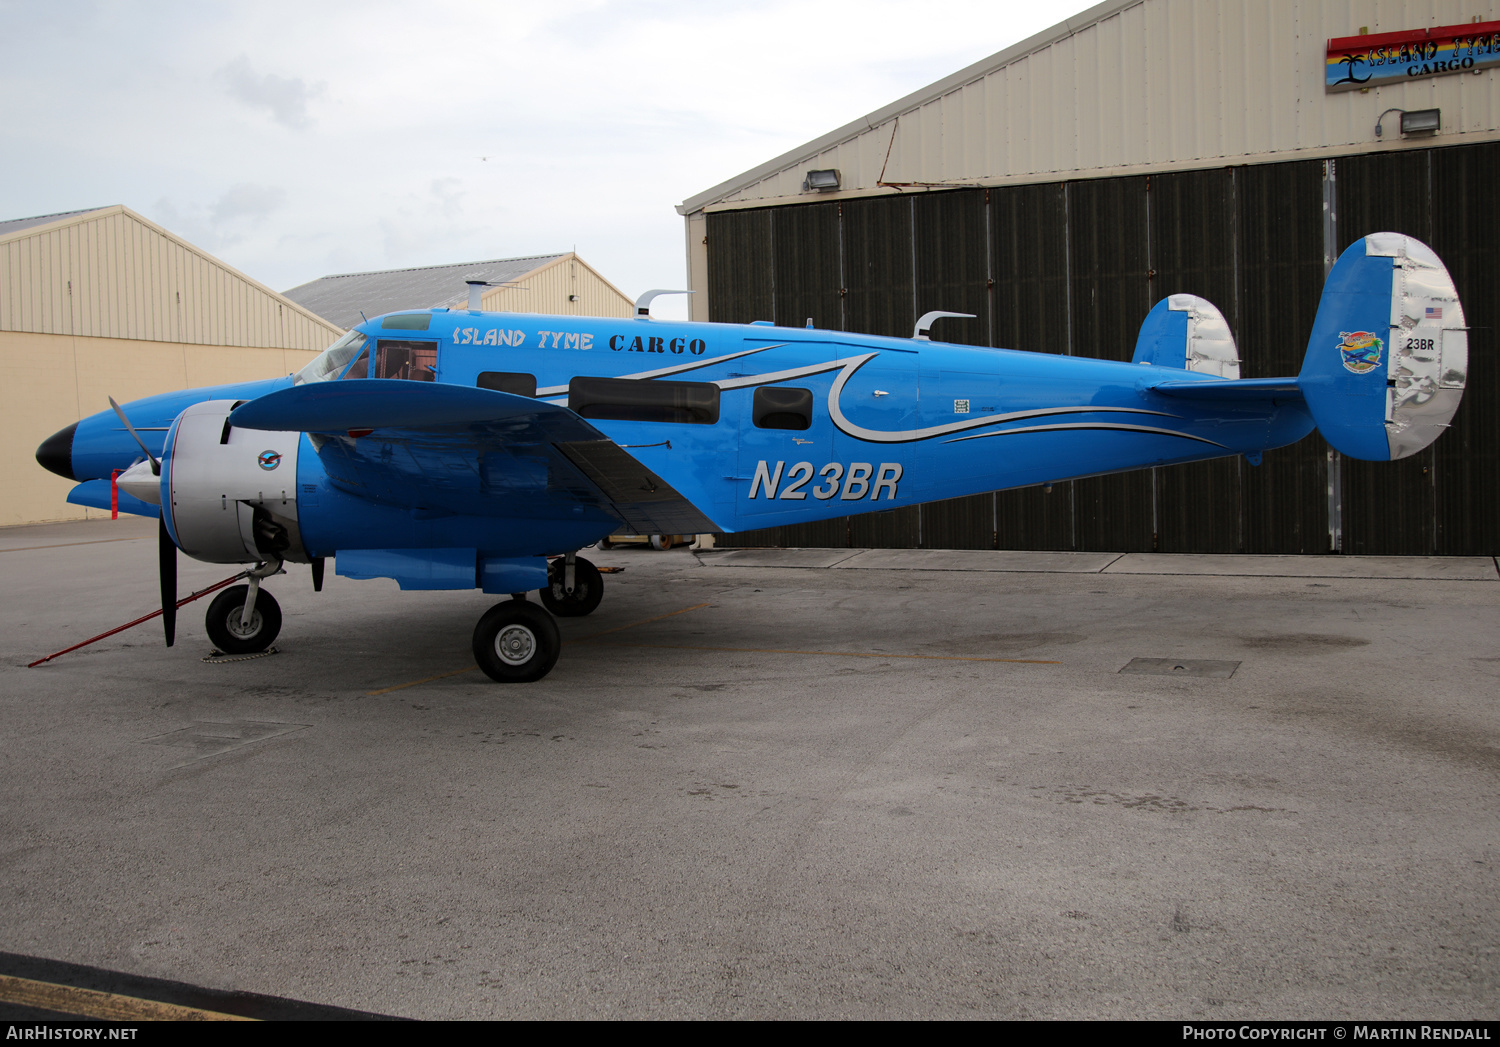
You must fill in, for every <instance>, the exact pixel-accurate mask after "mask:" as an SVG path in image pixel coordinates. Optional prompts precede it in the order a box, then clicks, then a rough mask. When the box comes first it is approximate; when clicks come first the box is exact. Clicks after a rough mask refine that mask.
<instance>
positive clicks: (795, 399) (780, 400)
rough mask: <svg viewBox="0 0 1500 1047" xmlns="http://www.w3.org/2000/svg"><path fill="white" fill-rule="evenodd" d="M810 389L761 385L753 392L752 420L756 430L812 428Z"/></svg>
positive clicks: (811, 397) (811, 395) (811, 396)
mask: <svg viewBox="0 0 1500 1047" xmlns="http://www.w3.org/2000/svg"><path fill="white" fill-rule="evenodd" d="M812 411H813V394H812V390H811V389H794V388H790V387H788V386H782V385H763V386H761V387H760V388H758V389H756V390H755V402H754V404H753V405H752V412H753V413H752V418H753V419H754V421H755V427H756V428H757V429H810V428H812Z"/></svg>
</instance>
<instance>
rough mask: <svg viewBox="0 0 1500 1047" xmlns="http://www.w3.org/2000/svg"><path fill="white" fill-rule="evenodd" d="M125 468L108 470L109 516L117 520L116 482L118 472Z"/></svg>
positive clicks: (118, 497)
mask: <svg viewBox="0 0 1500 1047" xmlns="http://www.w3.org/2000/svg"><path fill="white" fill-rule="evenodd" d="M124 471H125V470H123V469H111V470H110V471H109V518H110V519H111V520H118V519H119V518H120V485H119V484H118V483H117V482H116V481H118V480H119V479H120V474H121V473H123V472H124Z"/></svg>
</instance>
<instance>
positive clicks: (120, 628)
mask: <svg viewBox="0 0 1500 1047" xmlns="http://www.w3.org/2000/svg"><path fill="white" fill-rule="evenodd" d="M245 574H246V572H244V571H241V572H240V573H239V574H232V575H230V576H229V577H228V578H225V579H224V580H223V581H222V582H215V583H214V584H213V585H210V586H209V587H208V588H207V589H199V590H198V591H197V592H196V593H193V594H192V595H191V596H184V597H183V598H182V599H181V600H178V601H177V606H178V607H181V606H183V605H184V604H190V603H192V602H193V601H194V600H197V599H199V598H201V597H204V596H207V595H208V594H209V593H215V592H218V591H219V590H220V589H222V588H224V587H225V586H226V585H232V584H233V583H235V582H237V581H239V580H240V579H241V578H243V577H245ZM161 613H162V609H161V608H160V607H158V608H157V609H156V610H154V611H152V612H151V613H150V614H143V615H141V616H140V617H139V618H137V619H136V620H135V621H133V622H126V623H125V624H124V625H121V626H117V627H115V628H113V629H111V630H110V631H109V632H107V633H100V634H99V635H98V636H93V637H90V638H89V639H87V640H85V641H83V643H75V644H74V645H73V646H72V647H66V648H64V649H63V650H61V651H58V652H57V654H49V655H47V657H45V658H38V659H37V660H36V661H34V662H32V663H31V664H30V665H28V666H26V668H28V669H35V668H36V667H37V666H38V665H41V664H42V663H43V662H50V661H51V660H52V659H54V658H56V657H58V656H59V655H64V654H67V653H69V652H70V651H76V650H78V649H79V648H80V647H87V646H88V645H89V644H91V643H97V642H98V641H100V640H103V639H104V638H105V637H108V636H113V635H114V634H115V633H123V632H124V631H125V630H126V629H133V628H135V627H136V626H137V625H140V624H141V623H142V622H149V621H150V620H151V619H153V618H157V617H160V615H161Z"/></svg>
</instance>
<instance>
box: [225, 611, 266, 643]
mask: <svg viewBox="0 0 1500 1047" xmlns="http://www.w3.org/2000/svg"><path fill="white" fill-rule="evenodd" d="M240 617H241V614H240V612H239V610H235V611H234V613H232V614H231V615H230V616H229V618H228V619H227V620H226V621H225V622H224V626H225V628H227V629H228V630H229V632H230V634H231V635H232V636H234V637H236V638H237V639H240V640H248V639H250V638H251V637H253V636H255V634H257V633H258V632H260V627H261V617H260V611H258V610H257V611H251V612H250V624H249V625H245V624H243V623H242V622H241V621H240Z"/></svg>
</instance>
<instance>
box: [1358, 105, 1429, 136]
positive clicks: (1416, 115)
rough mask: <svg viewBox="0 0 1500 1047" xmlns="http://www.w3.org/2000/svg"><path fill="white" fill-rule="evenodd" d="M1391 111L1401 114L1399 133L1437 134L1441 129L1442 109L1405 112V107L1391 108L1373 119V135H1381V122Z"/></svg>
mask: <svg viewBox="0 0 1500 1047" xmlns="http://www.w3.org/2000/svg"><path fill="white" fill-rule="evenodd" d="M1392 113H1400V114H1401V133H1402V134H1403V135H1430V134H1437V132H1439V131H1441V130H1442V129H1443V111H1442V110H1441V109H1413V110H1411V111H1410V112H1407V111H1406V110H1405V109H1396V108H1391V109H1387V110H1386V111H1385V112H1383V113H1381V114H1380V119H1379V120H1376V121H1375V137H1376V138H1379V137H1380V136H1381V127H1380V125H1381V123H1382V122H1384V120H1385V118H1386V117H1388V116H1390V115H1391V114H1392Z"/></svg>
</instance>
